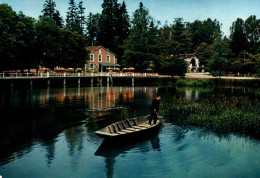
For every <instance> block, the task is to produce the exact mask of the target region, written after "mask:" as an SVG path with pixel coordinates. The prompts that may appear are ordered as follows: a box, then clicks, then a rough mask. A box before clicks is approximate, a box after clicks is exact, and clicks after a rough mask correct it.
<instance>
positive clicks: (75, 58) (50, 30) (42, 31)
mask: <svg viewBox="0 0 260 178" xmlns="http://www.w3.org/2000/svg"><path fill="white" fill-rule="evenodd" d="M36 37H37V43H36V46H37V50H38V54H39V57H38V58H39V59H40V61H39V64H40V65H42V66H45V67H49V68H51V69H52V68H54V67H56V66H63V67H83V66H84V64H85V62H86V60H87V59H88V58H87V56H88V52H87V50H86V42H87V41H86V39H85V37H83V36H82V35H81V34H79V33H77V32H76V31H73V32H72V31H69V30H63V29H59V28H58V26H57V25H56V24H55V22H54V21H53V20H52V19H50V18H42V19H41V20H40V21H38V22H37V23H36Z"/></svg>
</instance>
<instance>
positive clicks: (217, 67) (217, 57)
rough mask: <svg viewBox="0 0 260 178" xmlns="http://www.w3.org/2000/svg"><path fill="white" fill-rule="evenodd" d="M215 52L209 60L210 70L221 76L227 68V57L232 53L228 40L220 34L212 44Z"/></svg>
mask: <svg viewBox="0 0 260 178" xmlns="http://www.w3.org/2000/svg"><path fill="white" fill-rule="evenodd" d="M212 47H213V50H214V53H213V55H212V57H211V59H210V60H208V61H207V67H208V69H209V71H210V72H211V73H212V74H213V75H215V76H221V75H223V73H224V72H225V71H226V69H227V64H228V60H227V58H228V57H229V56H230V55H231V50H230V49H229V44H228V40H227V39H226V38H224V39H221V37H220V36H219V37H218V38H217V39H216V40H215V42H214V43H213V45H212Z"/></svg>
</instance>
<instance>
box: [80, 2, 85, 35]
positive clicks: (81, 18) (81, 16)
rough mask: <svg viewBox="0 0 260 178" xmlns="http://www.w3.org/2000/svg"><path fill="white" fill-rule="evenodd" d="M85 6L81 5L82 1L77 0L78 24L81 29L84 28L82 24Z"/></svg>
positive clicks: (83, 23) (83, 22)
mask: <svg viewBox="0 0 260 178" xmlns="http://www.w3.org/2000/svg"><path fill="white" fill-rule="evenodd" d="M85 9H86V8H85V7H83V1H80V2H79V6H78V19H79V24H80V27H81V28H82V30H83V29H84V25H85V23H86V18H85V12H84V11H85Z"/></svg>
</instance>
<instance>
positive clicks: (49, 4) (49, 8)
mask: <svg viewBox="0 0 260 178" xmlns="http://www.w3.org/2000/svg"><path fill="white" fill-rule="evenodd" d="M55 7H56V3H55V2H54V1H53V0H45V4H44V5H43V8H44V9H43V10H42V13H43V17H49V18H51V19H52V18H53V15H54V13H55Z"/></svg>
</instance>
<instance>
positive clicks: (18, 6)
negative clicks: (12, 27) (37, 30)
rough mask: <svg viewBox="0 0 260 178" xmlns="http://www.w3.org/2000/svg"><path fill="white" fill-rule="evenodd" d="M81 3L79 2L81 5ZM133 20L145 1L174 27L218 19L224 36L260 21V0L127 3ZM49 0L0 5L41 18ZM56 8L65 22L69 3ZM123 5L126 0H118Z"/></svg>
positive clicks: (91, 6)
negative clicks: (179, 21) (241, 23)
mask: <svg viewBox="0 0 260 178" xmlns="http://www.w3.org/2000/svg"><path fill="white" fill-rule="evenodd" d="M79 1H80V0H75V2H76V3H77V4H78V2H79ZM82 1H83V5H84V7H85V8H86V10H85V14H86V16H87V15H88V14H89V13H90V12H92V13H101V11H102V7H101V5H102V3H103V0H82ZM124 1H125V3H126V7H127V11H128V14H129V16H130V17H132V15H133V12H134V11H135V10H136V9H138V7H139V4H140V2H141V1H142V2H143V4H144V6H145V7H146V8H147V9H148V10H149V13H150V15H151V16H152V17H153V18H154V19H155V20H156V21H160V22H161V24H164V23H165V21H166V20H167V22H168V24H172V23H173V21H174V19H175V18H179V17H181V18H183V20H184V21H185V22H194V21H195V20H206V19H207V18H211V19H212V20H213V19H217V20H218V21H219V22H220V23H221V24H222V29H221V30H222V32H223V33H224V35H226V36H229V35H230V27H231V25H232V22H234V21H235V20H236V19H237V18H242V19H243V20H246V19H247V18H248V17H249V16H250V15H256V17H257V18H258V19H259V18H260V0H124ZM44 2H45V0H0V3H7V4H9V5H10V6H11V7H12V8H13V10H15V11H16V12H19V11H22V12H23V13H24V14H25V15H27V16H30V17H35V18H38V17H39V15H41V11H42V9H43V4H44ZM54 2H55V3H56V9H57V10H59V11H60V13H61V15H62V16H63V19H64V20H65V17H66V12H67V11H68V6H69V5H68V4H69V0H54ZM118 2H119V3H122V2H123V0H118Z"/></svg>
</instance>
